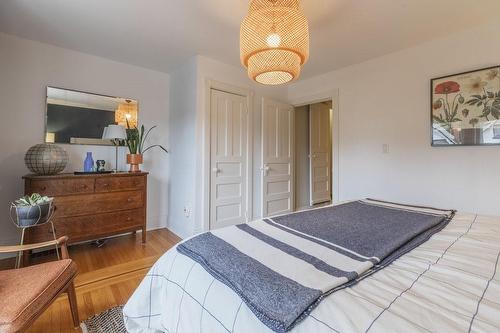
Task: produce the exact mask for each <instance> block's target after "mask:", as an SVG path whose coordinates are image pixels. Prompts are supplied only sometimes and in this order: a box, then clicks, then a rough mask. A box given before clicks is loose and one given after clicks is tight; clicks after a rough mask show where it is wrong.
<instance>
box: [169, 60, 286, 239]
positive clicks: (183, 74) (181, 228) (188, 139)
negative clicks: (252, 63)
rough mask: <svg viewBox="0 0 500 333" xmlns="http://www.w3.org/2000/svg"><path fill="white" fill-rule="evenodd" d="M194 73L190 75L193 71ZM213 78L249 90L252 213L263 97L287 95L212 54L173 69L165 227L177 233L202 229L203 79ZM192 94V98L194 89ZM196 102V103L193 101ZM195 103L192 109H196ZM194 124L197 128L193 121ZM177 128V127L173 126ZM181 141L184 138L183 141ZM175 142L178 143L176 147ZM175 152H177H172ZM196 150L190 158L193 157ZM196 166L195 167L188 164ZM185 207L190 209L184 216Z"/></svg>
mask: <svg viewBox="0 0 500 333" xmlns="http://www.w3.org/2000/svg"><path fill="white" fill-rule="evenodd" d="M194 72H195V73H196V78H195V79H194V78H193V73H194ZM208 80H214V81H217V82H221V83H225V84H228V85H232V86H236V87H239V88H244V89H249V90H251V91H252V92H253V110H250V111H251V112H252V115H253V129H254V130H253V135H254V140H253V144H254V146H253V167H252V169H253V194H254V195H253V199H254V200H253V201H254V208H253V214H254V216H259V215H260V191H261V190H260V181H261V179H260V177H261V171H260V166H261V165H260V160H261V153H260V127H261V124H260V122H261V99H262V97H264V96H266V97H271V98H274V99H278V100H285V99H286V92H287V90H286V87H265V86H262V85H258V84H256V83H253V82H252V81H251V80H249V79H248V77H247V75H246V71H245V69H244V68H242V67H236V66H231V65H227V64H224V63H221V62H218V61H215V60H213V59H210V58H207V57H203V56H195V57H193V58H191V59H189V60H188V61H187V62H186V64H184V65H183V66H181V67H180V69H178V70H177V71H175V72H173V73H172V78H171V99H172V104H171V108H170V109H171V121H170V125H171V127H172V129H171V131H170V133H171V137H170V141H171V143H172V154H171V155H170V158H171V179H172V182H171V184H170V193H171V194H170V202H171V204H170V207H171V209H170V212H169V220H168V226H169V228H171V229H172V230H173V231H174V232H176V233H177V234H178V235H180V236H181V237H187V236H189V235H191V234H193V233H195V232H199V231H201V230H203V211H204V209H205V208H206V207H204V204H203V200H202V196H203V191H204V190H205V188H204V182H203V170H205V168H208V167H209V166H205V165H204V157H205V156H204V151H203V147H204V145H205V144H206V143H205V142H204V137H205V132H204V128H205V127H204V125H205V121H206V120H207V118H206V114H207V111H208V110H207V103H206V102H207V98H209V97H208V96H206V92H207V86H206V84H207V82H208ZM193 92H195V93H196V96H195V97H193V95H192V93H193ZM194 102H195V104H196V106H194ZM193 108H195V111H194V109H193ZM194 124H196V125H195V126H196V127H195V128H193V127H192V126H193V125H194ZM174 127H175V129H174ZM181 142H182V143H181ZM178 143H181V146H180V148H179V147H178ZM174 151H176V152H177V153H176V152H174ZM193 154H194V157H193ZM193 167H194V168H195V171H193V169H192V168H193ZM184 207H187V208H188V210H190V213H189V217H186V216H185V215H184V211H183V210H184Z"/></svg>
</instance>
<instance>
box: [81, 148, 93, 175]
mask: <svg viewBox="0 0 500 333" xmlns="http://www.w3.org/2000/svg"><path fill="white" fill-rule="evenodd" d="M83 171H85V172H91V171H94V159H93V158H92V153H91V152H88V153H87V158H85V161H84V162H83Z"/></svg>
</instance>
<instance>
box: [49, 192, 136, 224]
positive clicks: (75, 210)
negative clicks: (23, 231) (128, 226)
mask: <svg viewBox="0 0 500 333" xmlns="http://www.w3.org/2000/svg"><path fill="white" fill-rule="evenodd" d="M54 204H55V205H56V207H57V210H56V215H55V216H56V217H57V218H60V217H67V216H79V215H91V214H100V213H107V212H113V211H120V210H127V209H135V208H141V207H144V196H143V192H142V191H126V192H114V193H96V194H84V195H75V196H61V197H55V198H54Z"/></svg>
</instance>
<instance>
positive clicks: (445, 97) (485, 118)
mask: <svg viewBox="0 0 500 333" xmlns="http://www.w3.org/2000/svg"><path fill="white" fill-rule="evenodd" d="M430 120H431V123H430V124H431V126H430V134H431V146H433V147H450V146H491V145H500V65H498V66H492V67H486V68H481V69H476V70H472V71H467V72H462V73H457V74H452V75H446V76H441V77H437V78H433V79H431V80H430Z"/></svg>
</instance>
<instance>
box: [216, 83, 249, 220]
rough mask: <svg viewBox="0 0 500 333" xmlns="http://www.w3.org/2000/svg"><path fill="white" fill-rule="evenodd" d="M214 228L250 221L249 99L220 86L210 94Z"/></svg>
mask: <svg viewBox="0 0 500 333" xmlns="http://www.w3.org/2000/svg"><path fill="white" fill-rule="evenodd" d="M210 98H211V99H210V103H211V109H210V118H211V120H210V124H211V126H210V127H211V128H210V132H211V133H210V167H211V174H210V229H215V228H221V227H225V226H229V225H233V224H238V223H244V222H246V216H247V198H246V195H247V189H246V187H247V186H248V185H247V170H246V168H247V110H248V106H247V100H246V98H245V97H243V96H240V95H235V94H230V93H226V92H222V91H218V90H214V89H212V90H211V96H210Z"/></svg>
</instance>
